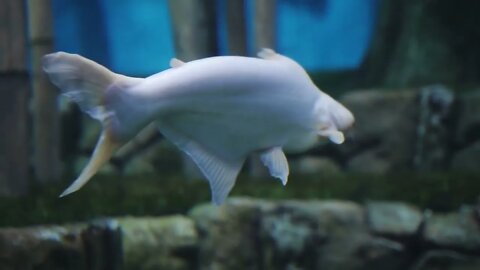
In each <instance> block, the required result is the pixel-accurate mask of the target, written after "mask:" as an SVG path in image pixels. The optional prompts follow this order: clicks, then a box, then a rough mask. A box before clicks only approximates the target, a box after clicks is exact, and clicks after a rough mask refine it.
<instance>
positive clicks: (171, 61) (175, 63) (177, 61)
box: [170, 58, 185, 68]
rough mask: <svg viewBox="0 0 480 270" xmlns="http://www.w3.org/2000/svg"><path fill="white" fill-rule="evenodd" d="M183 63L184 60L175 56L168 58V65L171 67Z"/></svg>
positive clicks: (179, 65)
mask: <svg viewBox="0 0 480 270" xmlns="http://www.w3.org/2000/svg"><path fill="white" fill-rule="evenodd" d="M183 65H185V62H183V61H182V60H179V59H177V58H172V59H170V67H171V68H178V67H181V66H183Z"/></svg>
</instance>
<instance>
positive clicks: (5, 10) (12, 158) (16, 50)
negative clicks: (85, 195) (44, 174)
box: [0, 0, 29, 196]
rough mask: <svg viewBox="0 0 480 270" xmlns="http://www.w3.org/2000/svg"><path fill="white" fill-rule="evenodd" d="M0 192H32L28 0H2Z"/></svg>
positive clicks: (0, 5)
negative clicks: (29, 169) (29, 148)
mask: <svg viewBox="0 0 480 270" xmlns="http://www.w3.org/2000/svg"><path fill="white" fill-rule="evenodd" d="M0 7H1V8H0V131H1V133H2V135H1V137H0V195H6V196H18V195H24V194H26V193H27V191H28V138H27V137H28V136H27V118H28V106H27V104H28V91H29V82H28V73H27V66H26V53H25V51H26V39H25V3H24V1H18V0H0Z"/></svg>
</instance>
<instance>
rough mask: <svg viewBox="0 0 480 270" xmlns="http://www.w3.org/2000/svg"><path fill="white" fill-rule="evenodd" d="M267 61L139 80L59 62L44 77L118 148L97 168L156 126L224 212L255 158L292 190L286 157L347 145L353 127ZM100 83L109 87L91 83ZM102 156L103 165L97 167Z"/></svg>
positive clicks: (189, 68) (223, 63)
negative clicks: (320, 143)
mask: <svg viewBox="0 0 480 270" xmlns="http://www.w3.org/2000/svg"><path fill="white" fill-rule="evenodd" d="M259 56H260V58H252V57H239V56H221V57H211V58H205V59H200V60H195V61H191V62H188V63H183V62H181V61H180V60H177V59H172V61H171V66H172V68H170V69H168V70H165V71H163V72H160V73H157V74H155V75H152V76H150V77H147V78H145V79H139V78H130V77H125V76H122V75H118V74H114V73H111V72H109V71H108V70H106V69H105V68H103V67H101V66H100V65H98V64H96V63H94V62H92V61H90V60H86V59H84V58H81V57H80V56H74V55H69V54H65V53H57V54H51V55H47V56H46V57H45V61H44V70H45V71H46V72H47V73H48V74H49V75H50V77H51V79H52V81H53V82H54V83H55V84H56V85H57V86H59V87H60V88H61V89H63V91H64V92H65V93H66V94H67V95H70V97H71V98H73V100H75V101H77V103H79V105H80V106H81V107H82V109H83V110H85V111H86V112H87V113H89V114H90V115H92V117H94V118H96V119H99V120H100V121H102V123H103V125H104V133H103V135H102V137H101V139H100V140H99V143H98V146H97V148H98V149H102V145H107V146H108V145H110V146H108V147H106V148H105V149H106V150H101V151H100V150H98V151H95V152H98V153H95V152H94V155H93V157H92V160H93V161H92V162H91V163H94V164H100V163H104V162H106V161H107V160H108V158H109V155H111V153H113V151H114V150H115V149H116V148H117V147H118V146H119V145H121V144H123V143H125V142H127V141H129V140H130V139H131V138H133V137H134V136H135V135H136V134H137V133H138V132H139V131H140V130H141V129H142V128H144V127H145V126H146V125H148V124H150V123H152V122H154V123H156V125H157V126H158V129H159V131H160V132H161V133H162V134H163V135H164V136H165V137H166V138H167V139H169V140H170V141H172V142H173V143H174V144H175V145H176V146H177V147H179V148H180V149H181V150H182V151H184V152H185V153H186V154H188V155H189V156H190V157H191V158H192V159H193V161H194V162H195V163H196V164H197V165H198V167H199V168H200V170H201V171H202V173H203V174H204V175H205V177H206V178H207V179H208V180H209V182H210V186H211V189H212V198H213V201H214V202H215V203H216V204H220V203H222V202H223V201H224V199H225V198H226V196H227V195H228V193H229V192H230V190H231V189H232V188H233V185H234V183H235V180H236V177H237V175H238V172H239V171H240V169H241V167H242V165H243V163H244V161H245V159H246V158H247V157H248V156H249V155H251V154H252V153H259V154H260V157H261V160H262V161H263V163H264V164H265V165H266V166H267V167H268V168H269V171H270V173H271V175H272V176H275V177H277V178H280V179H281V181H282V183H284V184H286V182H287V178H288V163H287V160H286V158H285V154H284V153H283V150H284V149H285V150H286V151H303V150H306V149H308V148H310V147H312V146H314V145H315V143H316V142H317V139H318V137H319V136H325V137H328V138H330V140H332V141H334V142H336V143H341V142H343V134H342V133H341V132H340V131H339V130H343V129H345V128H347V127H349V126H350V125H352V123H353V121H354V120H353V115H352V114H351V113H350V112H349V111H348V110H347V109H346V108H345V107H343V106H342V105H341V104H340V103H338V102H337V101H335V100H334V99H333V98H331V97H330V96H328V95H327V94H325V93H323V92H322V91H320V90H319V89H318V88H317V87H316V86H315V85H314V84H313V82H312V81H311V80H310V78H309V77H308V75H307V73H306V72H305V70H304V69H303V68H302V67H301V66H300V65H298V64H297V63H296V62H294V61H293V60H291V59H289V58H287V57H285V56H282V55H280V54H277V53H275V52H273V51H272V50H269V49H265V50H263V51H262V52H260V53H259ZM81 63H83V64H81ZM85 69H87V70H85ZM89 70H90V72H89ZM91 70H94V71H93V72H92V71H91ZM92 73H93V74H95V73H96V74H104V75H105V74H106V75H105V76H103V77H106V78H103V77H102V76H100V77H98V78H97V79H95V76H92V77H88V75H91V74H92ZM79 74H81V75H79ZM102 78H103V79H102ZM102 80H103V82H102ZM69 81H70V86H69V85H68V84H69V83H68V82H69ZM72 81H73V82H72ZM88 81H91V82H90V83H88ZM98 81H99V82H101V83H97V82H98ZM72 84H77V85H76V86H74V87H72V86H71V85H72ZM89 85H90V88H92V87H91V85H94V87H93V88H95V90H93V91H92V90H89V89H88V87H89ZM107 152H108V153H107ZM96 155H98V156H103V157H102V158H100V159H99V161H95V159H96V158H95V157H96ZM89 165H90V164H89ZM100 165H101V164H100ZM100 165H92V166H90V168H88V167H89V166H87V168H86V169H85V170H84V172H82V175H84V176H85V177H82V175H81V176H80V177H79V178H78V179H77V180H76V181H75V182H74V184H72V186H73V188H72V186H71V187H69V188H68V189H67V190H66V191H65V192H64V194H68V193H71V192H73V191H75V190H77V189H79V188H80V187H81V186H82V185H83V184H84V183H86V181H88V179H89V178H90V177H91V176H92V175H93V174H92V171H93V173H94V171H96V170H97V169H98V167H99V166H100ZM85 171H87V172H85ZM75 183H79V184H75Z"/></svg>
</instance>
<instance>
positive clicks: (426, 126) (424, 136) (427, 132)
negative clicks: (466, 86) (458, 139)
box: [413, 85, 454, 171]
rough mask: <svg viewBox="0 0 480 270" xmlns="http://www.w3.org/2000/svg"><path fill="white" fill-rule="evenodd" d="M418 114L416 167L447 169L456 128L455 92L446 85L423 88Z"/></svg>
mask: <svg viewBox="0 0 480 270" xmlns="http://www.w3.org/2000/svg"><path fill="white" fill-rule="evenodd" d="M418 99H419V115H418V120H417V121H418V123H417V132H416V133H417V138H416V143H415V145H414V147H415V153H414V157H413V166H414V168H415V169H417V170H424V171H425V170H426V171H428V170H435V169H444V168H445V166H446V165H447V162H448V155H449V153H450V145H451V142H452V141H453V140H452V137H453V135H454V131H453V130H452V127H451V125H449V123H448V122H449V120H450V119H451V118H452V111H453V107H454V106H453V104H454V94H453V91H452V90H450V89H449V88H447V87H445V86H443V85H430V86H426V87H423V88H422V89H420V92H419V98H418Z"/></svg>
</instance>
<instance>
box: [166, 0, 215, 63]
mask: <svg viewBox="0 0 480 270" xmlns="http://www.w3.org/2000/svg"><path fill="white" fill-rule="evenodd" d="M169 7H170V14H171V17H172V26H173V33H174V41H175V52H176V56H177V57H178V58H179V59H180V60H182V61H191V60H195V59H199V58H204V57H208V56H213V55H216V54H217V51H218V46H217V31H216V20H215V19H216V16H215V11H216V9H215V1H214V0H170V1H169Z"/></svg>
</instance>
